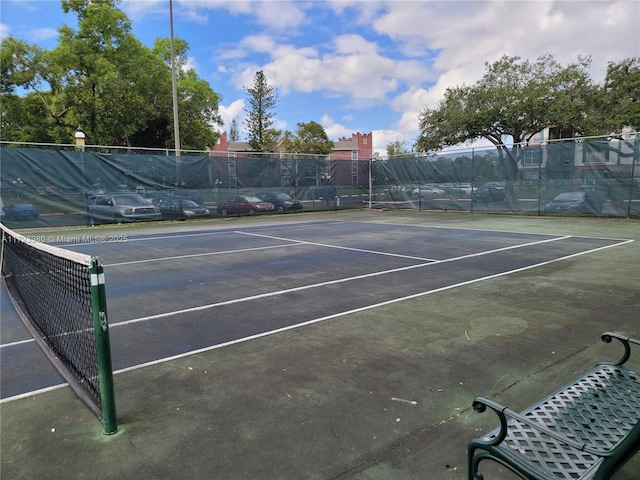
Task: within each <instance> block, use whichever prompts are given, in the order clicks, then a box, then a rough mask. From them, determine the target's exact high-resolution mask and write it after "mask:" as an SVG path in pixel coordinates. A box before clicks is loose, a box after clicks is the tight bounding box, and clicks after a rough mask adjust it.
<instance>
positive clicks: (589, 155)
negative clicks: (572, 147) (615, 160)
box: [582, 143, 609, 165]
mask: <svg viewBox="0 0 640 480" xmlns="http://www.w3.org/2000/svg"><path fill="white" fill-rule="evenodd" d="M608 161H609V150H603V149H599V148H594V147H592V146H591V145H589V144H588V143H585V144H584V146H583V147H582V163H584V164H585V165H592V164H594V163H607V162H608Z"/></svg>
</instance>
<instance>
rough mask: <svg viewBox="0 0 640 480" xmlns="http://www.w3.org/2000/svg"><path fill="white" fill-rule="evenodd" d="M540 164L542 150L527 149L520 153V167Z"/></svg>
mask: <svg viewBox="0 0 640 480" xmlns="http://www.w3.org/2000/svg"><path fill="white" fill-rule="evenodd" d="M541 162H542V150H541V149H539V148H527V149H525V150H524V151H523V152H522V165H538V164H539V163H541Z"/></svg>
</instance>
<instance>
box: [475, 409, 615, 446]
mask: <svg viewBox="0 0 640 480" xmlns="http://www.w3.org/2000/svg"><path fill="white" fill-rule="evenodd" d="M487 407H489V408H491V409H492V410H493V411H494V412H495V413H496V414H497V415H498V418H499V419H500V433H499V434H498V435H497V436H496V438H494V439H491V440H489V439H483V440H482V443H484V444H486V445H489V446H497V445H499V444H500V443H502V441H503V440H504V439H505V437H506V436H507V433H508V430H509V425H508V418H512V419H514V420H516V421H518V422H521V423H524V424H526V425H528V426H530V427H532V428H534V429H536V430H538V431H539V432H542V433H544V434H546V435H549V436H550V437H553V438H555V439H556V440H559V441H560V442H563V443H565V444H567V445H569V446H570V447H572V448H575V449H576V450H580V451H582V452H586V453H590V454H592V455H596V456H598V457H606V456H609V455H610V454H611V451H610V450H602V449H598V448H592V447H588V446H587V445H585V444H584V443H583V442H578V441H576V440H572V439H571V438H569V437H567V436H566V435H563V434H561V433H559V432H556V431H555V430H552V429H550V428H548V427H547V426H545V425H543V424H542V423H539V422H534V421H533V420H531V419H529V418H527V417H525V416H524V415H521V414H519V413H518V412H516V411H514V410H511V409H510V408H507V407H505V406H503V405H500V404H499V403H497V402H494V401H492V400H487V399H486V398H482V397H476V399H475V400H474V401H473V409H474V410H475V411H476V412H478V413H483V412H484V411H485V410H486V409H487Z"/></svg>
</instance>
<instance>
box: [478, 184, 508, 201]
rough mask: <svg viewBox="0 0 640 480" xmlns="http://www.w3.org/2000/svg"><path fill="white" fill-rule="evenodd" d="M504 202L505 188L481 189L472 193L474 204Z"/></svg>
mask: <svg viewBox="0 0 640 480" xmlns="http://www.w3.org/2000/svg"><path fill="white" fill-rule="evenodd" d="M503 200H504V188H501V187H493V186H487V185H485V186H484V187H480V188H478V189H476V190H474V191H473V193H471V201H472V202H502V201H503Z"/></svg>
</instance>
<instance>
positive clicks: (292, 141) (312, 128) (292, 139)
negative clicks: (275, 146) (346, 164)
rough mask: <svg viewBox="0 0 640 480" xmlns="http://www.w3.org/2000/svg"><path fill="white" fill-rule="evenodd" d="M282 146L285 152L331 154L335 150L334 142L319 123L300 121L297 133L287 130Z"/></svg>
mask: <svg viewBox="0 0 640 480" xmlns="http://www.w3.org/2000/svg"><path fill="white" fill-rule="evenodd" d="M282 147H283V150H284V151H285V152H291V153H316V154H320V155H329V154H330V153H331V150H333V142H332V141H331V140H329V137H328V136H327V132H325V130H324V127H323V126H322V125H320V124H319V123H317V122H313V121H311V122H307V123H303V122H299V123H298V128H297V129H296V131H295V133H291V132H285V134H284V136H283V139H282Z"/></svg>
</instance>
